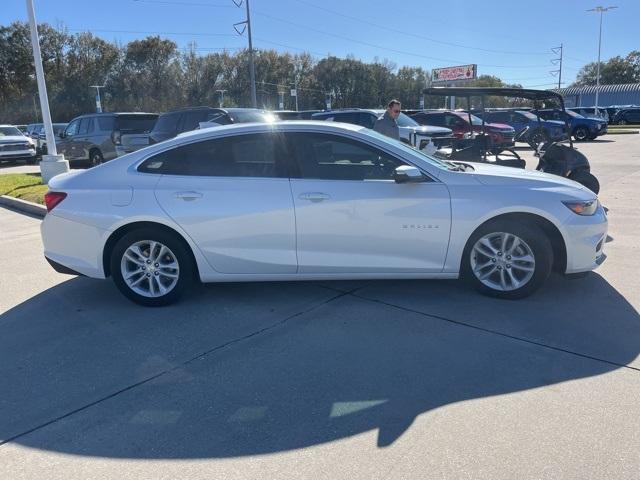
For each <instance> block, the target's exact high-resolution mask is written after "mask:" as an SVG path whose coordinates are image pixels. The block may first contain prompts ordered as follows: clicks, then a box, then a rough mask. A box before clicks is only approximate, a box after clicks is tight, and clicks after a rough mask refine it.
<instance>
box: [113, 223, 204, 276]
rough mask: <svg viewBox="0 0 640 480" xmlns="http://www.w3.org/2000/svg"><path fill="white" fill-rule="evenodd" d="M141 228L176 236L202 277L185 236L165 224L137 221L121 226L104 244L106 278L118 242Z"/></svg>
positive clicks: (198, 274) (197, 273)
mask: <svg viewBox="0 0 640 480" xmlns="http://www.w3.org/2000/svg"><path fill="white" fill-rule="evenodd" d="M141 228H155V229H158V230H163V231H165V232H167V233H169V234H171V235H174V236H175V237H176V238H177V239H178V241H180V242H181V243H182V244H183V245H184V247H185V248H186V249H187V252H189V255H191V261H192V262H193V268H194V272H195V276H196V277H197V278H199V277H200V267H199V265H198V261H197V259H196V257H195V254H194V252H193V248H192V247H191V245H190V244H189V242H188V241H187V239H186V238H185V237H184V235H182V234H181V233H180V232H179V231H177V230H176V229H174V228H171V227H170V226H168V225H165V224H163V223H159V222H154V221H146V220H145V221H135V222H131V223H127V224H125V225H121V226H120V227H118V228H117V229H116V230H114V231H113V232H111V234H110V235H109V237H108V238H107V241H106V242H105V244H104V248H103V249H102V268H103V269H104V275H105V277H109V276H111V261H110V260H111V253H112V252H113V248H114V247H115V245H116V243H117V242H118V240H120V239H121V238H122V237H123V236H124V235H126V234H127V233H129V232H132V231H134V230H138V229H141Z"/></svg>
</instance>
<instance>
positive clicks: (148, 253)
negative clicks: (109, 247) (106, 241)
mask: <svg viewBox="0 0 640 480" xmlns="http://www.w3.org/2000/svg"><path fill="white" fill-rule="evenodd" d="M187 248H188V247H186V246H185V245H184V243H183V242H181V241H180V240H179V239H178V238H176V236H175V235H173V234H171V233H168V232H166V231H164V230H160V229H158V230H156V229H149V228H145V229H139V230H134V231H132V232H130V233H127V234H126V235H124V236H123V237H122V238H121V239H120V240H118V242H117V243H116V244H115V246H114V248H113V251H112V254H111V264H110V266H111V275H112V276H113V280H114V282H115V284H116V286H117V287H118V289H119V290H120V292H122V293H123V294H124V295H125V296H126V297H127V298H129V299H130V300H133V301H134V302H136V303H139V304H141V305H146V306H153V307H155V306H162V305H168V304H170V303H173V302H175V301H176V300H178V299H179V298H180V296H181V295H182V293H183V292H184V291H185V289H186V287H187V286H188V285H189V284H190V283H191V281H192V279H193V277H194V266H193V260H192V257H191V255H190V254H189V252H188V251H187Z"/></svg>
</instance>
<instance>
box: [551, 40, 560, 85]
mask: <svg viewBox="0 0 640 480" xmlns="http://www.w3.org/2000/svg"><path fill="white" fill-rule="evenodd" d="M551 51H552V52H553V53H555V54H556V55H558V54H559V55H560V58H554V59H553V60H551V63H553V64H554V65H558V70H551V71H550V72H549V73H550V74H551V75H554V76H555V75H558V90H560V88H562V54H563V44H562V43H561V44H560V46H559V47H555V48H552V49H551Z"/></svg>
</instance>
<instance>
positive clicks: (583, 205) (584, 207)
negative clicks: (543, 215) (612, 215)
mask: <svg viewBox="0 0 640 480" xmlns="http://www.w3.org/2000/svg"><path fill="white" fill-rule="evenodd" d="M562 203H564V204H565V205H566V207H567V208H568V209H569V210H571V211H572V212H573V213H575V214H577V215H583V216H590V215H593V214H595V213H596V211H597V210H598V206H599V205H600V202H598V199H597V198H596V199H595V200H588V201H586V202H581V201H573V200H568V201H564V202H562Z"/></svg>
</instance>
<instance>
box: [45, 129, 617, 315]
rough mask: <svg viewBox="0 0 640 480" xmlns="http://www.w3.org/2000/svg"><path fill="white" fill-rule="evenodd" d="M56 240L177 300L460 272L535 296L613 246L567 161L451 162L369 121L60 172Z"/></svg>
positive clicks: (205, 140)
mask: <svg viewBox="0 0 640 480" xmlns="http://www.w3.org/2000/svg"><path fill="white" fill-rule="evenodd" d="M46 205H47V209H48V214H47V215H46V217H45V218H44V221H43V222H42V238H43V242H44V249H45V251H44V254H45V257H46V259H47V260H48V261H49V263H50V264H51V265H52V266H53V268H55V269H56V270H57V271H59V272H65V273H71V274H81V275H86V276H89V277H93V278H106V277H112V278H113V280H114V282H115V284H116V286H117V287H118V289H119V290H120V291H121V292H122V293H123V294H124V295H125V296H127V297H128V298H129V299H131V300H133V301H135V302H138V303H141V304H144V305H149V306H157V305H166V304H169V303H171V302H174V301H176V300H177V299H178V298H179V297H180V295H181V294H182V293H184V292H185V291H188V289H189V285H190V284H191V283H192V282H193V281H198V280H199V281H202V282H238V281H271V280H275V281H279V280H286V281H289V280H328V279H334V280H344V279H426V278H429V279H454V278H459V277H462V278H464V279H466V280H467V281H468V282H469V283H471V284H472V285H474V286H475V287H476V288H477V289H478V290H480V291H481V292H483V293H485V294H488V295H492V296H496V297H502V298H510V299H515V298H521V297H524V296H527V295H529V294H531V293H532V292H534V291H535V290H536V289H537V288H538V287H540V286H541V285H542V284H543V283H544V282H545V280H546V279H547V277H548V276H549V274H550V272H551V271H552V270H556V271H559V272H562V273H565V274H576V273H581V272H587V271H589V270H592V269H594V268H596V267H597V266H598V265H599V264H600V263H602V261H603V260H604V258H605V255H604V253H603V244H604V242H605V238H606V234H607V218H606V214H605V212H604V209H603V207H602V206H601V205H600V204H599V202H598V199H597V198H596V196H595V195H594V194H593V193H592V192H591V191H590V190H588V189H585V188H584V187H582V186H581V185H579V184H577V183H575V182H573V181H571V180H567V179H565V178H561V177H558V176H554V175H548V174H544V173H540V172H536V171H525V170H519V169H513V168H508V167H498V166H492V165H484V164H479V163H474V164H473V165H472V164H463V163H448V162H442V161H439V160H437V159H435V158H432V157H430V156H427V155H425V154H423V153H421V152H419V151H417V150H415V149H413V148H411V147H409V146H407V145H404V144H402V143H401V142H398V141H395V140H392V139H389V138H387V137H384V136H381V135H379V134H377V133H376V132H374V131H372V130H370V129H367V128H364V127H360V126H357V125H348V124H340V123H329V122H314V121H306V122H301V121H293V122H281V123H278V122H276V123H273V124H243V125H229V126H222V127H217V128H211V129H203V130H199V131H196V132H191V133H187V134H183V135H180V136H179V137H176V138H174V139H172V140H169V141H166V142H162V143H159V144H156V145H153V146H150V147H147V148H145V149H143V150H139V151H137V152H134V153H131V154H129V155H126V156H123V157H121V158H118V159H115V160H112V161H111V162H109V163H106V164H103V165H100V166H98V167H97V168H93V169H90V170H85V171H79V172H71V173H67V174H63V175H59V176H57V177H55V178H53V179H52V180H51V181H50V182H49V192H48V193H47V194H46Z"/></svg>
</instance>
